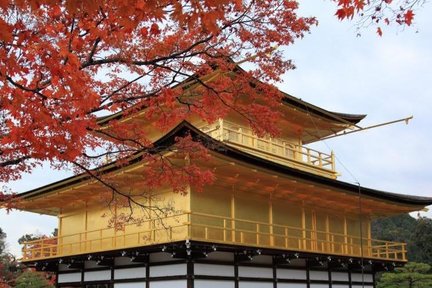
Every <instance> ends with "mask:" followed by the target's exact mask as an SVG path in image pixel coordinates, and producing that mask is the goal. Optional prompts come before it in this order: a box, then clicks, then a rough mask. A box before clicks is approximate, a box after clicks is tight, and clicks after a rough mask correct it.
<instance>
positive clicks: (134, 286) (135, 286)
mask: <svg viewBox="0 0 432 288" xmlns="http://www.w3.org/2000/svg"><path fill="white" fill-rule="evenodd" d="M145 284H146V283H145V282H135V283H117V284H114V288H145Z"/></svg>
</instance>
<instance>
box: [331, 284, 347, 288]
mask: <svg viewBox="0 0 432 288" xmlns="http://www.w3.org/2000/svg"><path fill="white" fill-rule="evenodd" d="M332 287H333V288H350V287H349V285H342V284H333V285H332Z"/></svg>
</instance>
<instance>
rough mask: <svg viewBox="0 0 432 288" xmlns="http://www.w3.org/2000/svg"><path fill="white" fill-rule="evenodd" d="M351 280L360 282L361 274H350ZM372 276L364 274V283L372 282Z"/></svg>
mask: <svg viewBox="0 0 432 288" xmlns="http://www.w3.org/2000/svg"><path fill="white" fill-rule="evenodd" d="M351 280H352V281H353V282H362V274H361V273H352V274H351ZM372 281H373V276H372V274H366V273H365V274H364V282H372Z"/></svg>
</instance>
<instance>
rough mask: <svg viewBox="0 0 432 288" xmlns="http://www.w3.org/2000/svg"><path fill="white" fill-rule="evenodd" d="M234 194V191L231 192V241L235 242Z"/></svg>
mask: <svg viewBox="0 0 432 288" xmlns="http://www.w3.org/2000/svg"><path fill="white" fill-rule="evenodd" d="M235 234H236V233H235V196H234V192H233V193H232V194H231V241H232V242H236V235H235Z"/></svg>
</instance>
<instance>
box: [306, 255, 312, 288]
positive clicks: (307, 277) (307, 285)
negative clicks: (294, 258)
mask: <svg viewBox="0 0 432 288" xmlns="http://www.w3.org/2000/svg"><path fill="white" fill-rule="evenodd" d="M306 287H307V288H310V287H311V281H310V263H309V260H308V259H306Z"/></svg>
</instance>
